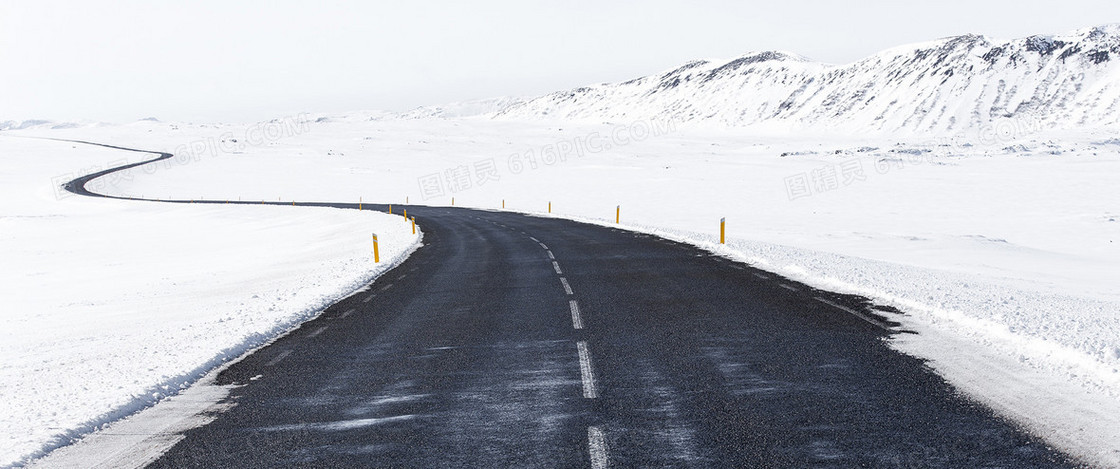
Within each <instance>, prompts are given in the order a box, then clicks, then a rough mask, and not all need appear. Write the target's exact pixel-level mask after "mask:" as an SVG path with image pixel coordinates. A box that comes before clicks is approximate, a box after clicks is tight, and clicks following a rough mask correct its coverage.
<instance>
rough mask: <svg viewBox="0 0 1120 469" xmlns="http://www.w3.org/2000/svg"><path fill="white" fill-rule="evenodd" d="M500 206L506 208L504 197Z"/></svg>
mask: <svg viewBox="0 0 1120 469" xmlns="http://www.w3.org/2000/svg"><path fill="white" fill-rule="evenodd" d="M502 208H506V199H502Z"/></svg>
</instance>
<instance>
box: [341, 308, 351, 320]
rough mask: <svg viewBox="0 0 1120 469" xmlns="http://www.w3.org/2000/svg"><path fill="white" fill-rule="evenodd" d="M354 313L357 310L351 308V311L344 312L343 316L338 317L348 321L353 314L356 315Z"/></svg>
mask: <svg viewBox="0 0 1120 469" xmlns="http://www.w3.org/2000/svg"><path fill="white" fill-rule="evenodd" d="M354 311H355V310H354V309H353V308H351V309H348V310H346V311H345V312H343V313H342V314H340V315H338V318H339V319H346V318H347V317H348V316H350V315H351V314H353V313H354Z"/></svg>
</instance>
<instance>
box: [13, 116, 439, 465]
mask: <svg viewBox="0 0 1120 469" xmlns="http://www.w3.org/2000/svg"><path fill="white" fill-rule="evenodd" d="M119 130H120V129H118V131H119ZM164 138H167V139H170V138H171V137H170V136H167V135H165V136H164ZM152 156H153V155H150V154H140V153H129V152H122V151H119V150H111V149H106V148H99V147H93V146H88V145H80V144H70V143H63V142H54V141H46V140H33V139H23V138H15V137H7V136H0V259H2V263H3V268H2V269H0V292H2V294H0V298H3V307H2V308H3V312H2V313H0V401H3V408H4V412H3V413H0V466H7V465H10V464H14V463H18V462H19V461H21V460H25V458H27V457H30V456H34V455H37V454H41V453H42V452H43V451H46V450H50V449H51V448H53V447H56V446H58V445H61V444H66V443H68V442H69V441H71V438H72V437H74V436H78V435H81V434H84V433H88V432H89V431H91V430H93V429H96V428H97V427H99V426H100V425H102V424H104V423H107V422H109V421H112V420H115V419H117V418H120V417H123V416H125V415H127V414H129V413H132V412H134V411H137V410H139V409H141V408H143V407H145V406H148V405H150V404H152V403H153V402H156V401H158V400H160V399H161V398H163V397H165V396H168V395H171V394H174V393H176V392H178V391H179V389H180V387H181V386H182V385H185V384H188V383H190V382H192V381H193V380H195V379H197V378H198V377H199V376H201V375H202V374H204V373H205V371H207V370H209V369H211V368H213V367H215V366H217V365H218V364H220V363H221V362H223V361H224V360H228V359H231V358H235V357H237V356H239V355H240V354H241V353H242V352H244V351H246V350H248V349H250V348H252V347H254V346H257V345H259V344H262V343H264V342H266V341H268V340H270V339H271V338H273V337H276V336H277V335H278V334H281V333H283V332H284V331H286V330H288V329H289V328H291V327H292V326H293V325H295V324H298V323H299V322H301V321H303V320H305V319H307V318H309V317H312V316H313V315H315V314H316V313H317V312H318V311H321V309H322V308H324V307H325V306H327V305H328V304H330V303H331V302H332V301H333V300H334V299H336V298H338V297H340V296H342V295H345V294H346V293H348V292H350V291H352V290H354V289H357V288H360V287H361V286H362V285H365V284H366V283H367V282H369V281H370V280H371V279H372V278H374V277H375V276H376V275H378V273H379V272H382V271H384V270H387V269H388V268H389V266H392V265H393V264H394V263H396V262H399V261H400V260H402V259H403V258H404V257H405V256H407V253H408V252H410V251H411V250H412V249H414V246H415V245H416V243H418V241H419V237H417V236H414V235H413V234H412V231H411V228H410V227H409V225H408V224H406V223H404V221H403V219H402V218H400V217H394V216H390V215H387V214H382V213H375V212H370V211H365V212H358V211H352V210H351V211H342V210H334V209H324V208H304V207H282V206H238V205H229V206H225V205H198V204H196V205H189V204H161V203H151V202H129V201H117V200H107V199H91V198H85V197H78V196H73V195H70V194H68V193H64V192H59V191H57V190H56V188H57V184H56V183H59V182H61V181H62V180H64V179H68V178H69V175H73V174H82V173H86V172H92V171H90V170H92V169H95V168H96V167H98V166H101V167H105V166H115V165H116V164H118V163H119V162H120V161H121V160H134V161H135V160H138V159H149V158H151V157H152ZM284 173H285V171H284V169H283V168H257V169H256V170H254V173H252V175H250V176H248V177H249V178H252V177H263V176H266V175H268V174H273V175H280V174H284ZM137 180H139V178H137ZM196 183H198V185H196V186H195V187H194V189H195V190H196V191H201V193H214V192H218V191H217V190H216V189H214V188H212V187H210V186H209V184H208V183H207V182H206V181H196ZM223 190H224V189H223ZM372 232H376V233H378V235H379V239H380V241H381V256H382V257H381V261H382V262H381V263H380V264H376V265H375V264H374V263H373V255H372V250H371V240H370V234H371V233H372Z"/></svg>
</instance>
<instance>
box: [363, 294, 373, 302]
mask: <svg viewBox="0 0 1120 469" xmlns="http://www.w3.org/2000/svg"><path fill="white" fill-rule="evenodd" d="M375 296H377V295H370V296H367V297H366V299H364V300H362V303H369V302H370V301H373V297H375Z"/></svg>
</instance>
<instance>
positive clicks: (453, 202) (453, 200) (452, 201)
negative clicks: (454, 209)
mask: <svg viewBox="0 0 1120 469" xmlns="http://www.w3.org/2000/svg"><path fill="white" fill-rule="evenodd" d="M451 205H455V198H454V197H452V198H451Z"/></svg>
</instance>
